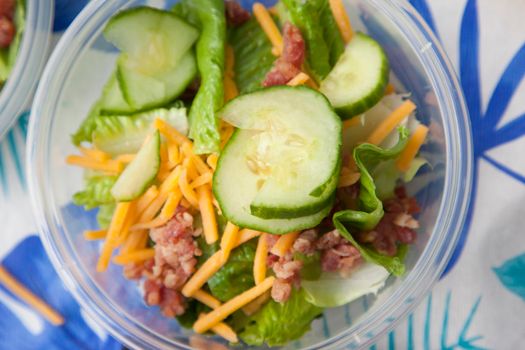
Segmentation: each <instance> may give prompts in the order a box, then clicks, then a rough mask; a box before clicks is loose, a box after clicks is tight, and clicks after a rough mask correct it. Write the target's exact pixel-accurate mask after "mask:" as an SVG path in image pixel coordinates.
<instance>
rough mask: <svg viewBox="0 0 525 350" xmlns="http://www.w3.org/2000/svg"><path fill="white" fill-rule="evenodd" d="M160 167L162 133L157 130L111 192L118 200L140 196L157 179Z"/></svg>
mask: <svg viewBox="0 0 525 350" xmlns="http://www.w3.org/2000/svg"><path fill="white" fill-rule="evenodd" d="M159 168H160V133H159V132H158V131H155V133H154V134H153V135H152V137H151V138H150V139H149V140H148V141H147V142H146V143H145V144H144V145H143V146H142V147H141V148H140V150H139V152H138V153H137V155H136V156H135V158H134V159H133V160H132V161H131V163H129V165H128V166H127V167H126V169H124V171H123V172H122V174H120V176H119V177H118V179H117V182H115V184H114V185H113V187H112V188H111V194H112V195H113V197H114V198H115V199H116V200H117V201H118V202H128V201H131V200H134V199H135V198H138V197H140V196H141V195H142V194H143V193H144V192H145V191H146V190H147V189H148V187H149V186H150V185H151V183H152V182H153V181H154V180H155V177H156V176H157V173H158V171H159Z"/></svg>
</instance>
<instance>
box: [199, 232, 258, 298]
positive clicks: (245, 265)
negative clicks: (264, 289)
mask: <svg viewBox="0 0 525 350" xmlns="http://www.w3.org/2000/svg"><path fill="white" fill-rule="evenodd" d="M256 248H257V240H251V241H250V242H246V243H244V244H242V245H241V246H240V247H238V248H235V249H234V250H233V251H232V252H231V255H230V258H229V259H228V262H227V263H226V264H225V265H224V266H223V267H222V268H221V269H220V270H219V271H217V273H216V274H215V275H213V277H212V278H210V279H209V280H208V287H209V288H210V292H211V294H213V296H215V297H216V298H217V299H219V300H220V301H223V302H224V301H228V300H230V299H231V298H233V297H235V296H237V295H239V294H241V293H242V292H244V291H246V290H248V289H250V288H251V287H253V286H254V285H255V283H254V280H253V259H254V257H255V250H256Z"/></svg>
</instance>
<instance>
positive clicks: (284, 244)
mask: <svg viewBox="0 0 525 350" xmlns="http://www.w3.org/2000/svg"><path fill="white" fill-rule="evenodd" d="M298 236H299V232H290V233H287V234H285V235H282V236H281V237H279V239H278V240H277V242H275V244H274V246H273V247H272V250H271V253H272V254H274V255H277V256H285V255H286V253H287V252H288V250H290V248H291V247H292V245H293V243H294V242H295V240H296V238H297V237H298Z"/></svg>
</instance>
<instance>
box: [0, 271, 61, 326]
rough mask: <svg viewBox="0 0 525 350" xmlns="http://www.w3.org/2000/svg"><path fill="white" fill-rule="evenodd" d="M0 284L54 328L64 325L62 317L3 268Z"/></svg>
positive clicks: (0, 274)
mask: <svg viewBox="0 0 525 350" xmlns="http://www.w3.org/2000/svg"><path fill="white" fill-rule="evenodd" d="M0 282H1V283H2V284H3V285H4V286H5V287H6V288H7V289H8V290H10V291H11V292H12V293H13V294H14V295H16V296H17V297H18V298H20V300H23V301H24V302H25V303H26V304H28V305H30V306H31V307H32V308H33V309H35V310H36V311H37V312H38V313H40V315H42V316H43V317H44V318H45V319H46V320H48V321H49V322H50V323H51V324H53V325H55V326H60V325H62V324H64V317H62V315H60V314H59V313H58V312H57V311H55V310H54V309H53V308H52V307H51V306H49V305H48V304H47V303H46V302H45V301H43V300H42V299H40V298H39V297H37V296H36V295H35V294H33V292H31V291H30V290H29V289H27V288H26V287H25V286H24V285H23V284H21V283H20V282H19V281H17V280H16V278H15V277H13V275H11V274H10V273H9V272H8V271H7V270H6V269H5V268H4V267H3V266H0Z"/></svg>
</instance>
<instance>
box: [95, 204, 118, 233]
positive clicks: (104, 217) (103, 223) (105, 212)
mask: <svg viewBox="0 0 525 350" xmlns="http://www.w3.org/2000/svg"><path fill="white" fill-rule="evenodd" d="M115 207H116V204H115V203H109V204H102V205H100V206H99V207H98V213H97V222H98V225H99V226H100V228H101V229H107V228H108V227H109V224H110V223H111V218H112V217H113V213H114V212H115Z"/></svg>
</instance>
